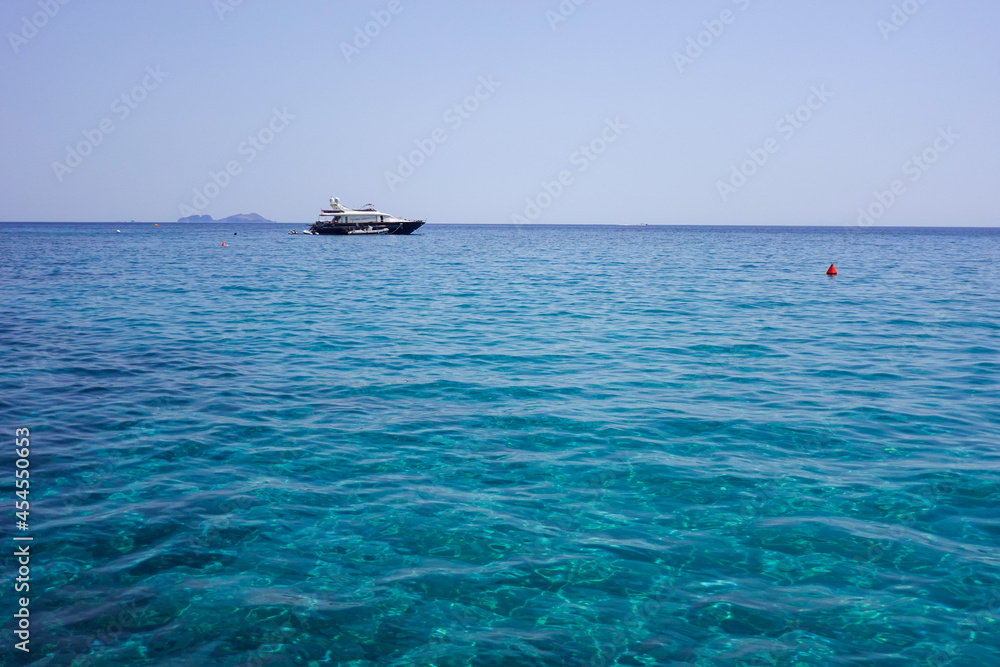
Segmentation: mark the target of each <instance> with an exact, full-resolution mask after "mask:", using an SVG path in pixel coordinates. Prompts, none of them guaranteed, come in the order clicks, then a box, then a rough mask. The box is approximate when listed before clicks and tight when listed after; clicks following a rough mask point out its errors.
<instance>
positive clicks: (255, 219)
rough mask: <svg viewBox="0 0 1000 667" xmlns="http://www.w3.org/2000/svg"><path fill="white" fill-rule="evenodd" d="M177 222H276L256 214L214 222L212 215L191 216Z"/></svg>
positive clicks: (243, 214)
mask: <svg viewBox="0 0 1000 667" xmlns="http://www.w3.org/2000/svg"><path fill="white" fill-rule="evenodd" d="M177 222H274V220H268V219H267V218H265V217H264V216H261V215H257V214H256V213H240V214H238V215H231V216H229V217H228V218H222V219H221V220H213V219H212V216H210V215H189V216H188V217H186V218H181V219H180V220H178V221H177Z"/></svg>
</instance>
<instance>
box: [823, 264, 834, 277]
mask: <svg viewBox="0 0 1000 667" xmlns="http://www.w3.org/2000/svg"><path fill="white" fill-rule="evenodd" d="M826 275H828V276H835V275H837V267H836V266H834V265H833V264H831V265H830V268H829V269H827V270H826Z"/></svg>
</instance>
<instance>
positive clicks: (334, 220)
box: [309, 197, 424, 236]
mask: <svg viewBox="0 0 1000 667" xmlns="http://www.w3.org/2000/svg"><path fill="white" fill-rule="evenodd" d="M423 225H424V221H423V220H406V219H404V218H397V217H395V216H392V215H389V214H387V213H383V212H382V211H379V210H378V209H376V208H375V205H374V204H368V205H367V206H365V207H364V208H362V209H353V208H347V207H346V206H344V205H342V204H341V203H340V199H339V198H338V197H331V198H330V208H328V209H323V210H322V211H320V212H319V220H317V221H316V223H315V224H314V225H313V226H312V227H310V228H309V231H310V232H311V233H313V234H321V235H324V236H325V235H340V236H356V235H369V234H412V233H413V232H415V231H416V230H417V229H419V228H420V227H423Z"/></svg>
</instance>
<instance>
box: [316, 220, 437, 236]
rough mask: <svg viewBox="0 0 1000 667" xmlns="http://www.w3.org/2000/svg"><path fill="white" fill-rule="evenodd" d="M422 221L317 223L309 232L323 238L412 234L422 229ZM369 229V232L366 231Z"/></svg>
mask: <svg viewBox="0 0 1000 667" xmlns="http://www.w3.org/2000/svg"><path fill="white" fill-rule="evenodd" d="M423 225H424V221H423V220H413V221H407V222H378V223H375V224H351V223H347V224H345V223H338V224H334V223H332V222H331V223H319V222H317V223H316V224H314V225H313V226H312V229H311V230H310V231H312V232H315V233H316V234H321V235H323V236H353V235H354V234H357V235H359V236H361V235H364V234H366V233H367V234H372V235H375V234H376V233H377V232H379V231H380V230H383V229H385V230H387V231H385V232H384V233H385V234H412V233H413V232H415V231H417V230H418V229H420V228H421V227H423ZM368 229H371V231H370V232H368V231H367V230H368Z"/></svg>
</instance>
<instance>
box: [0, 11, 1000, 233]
mask: <svg viewBox="0 0 1000 667" xmlns="http://www.w3.org/2000/svg"><path fill="white" fill-rule="evenodd" d="M39 1H40V0H6V2H4V3H3V5H2V7H0V28H2V29H3V33H4V44H3V45H0V84H2V90H3V96H2V101H0V121H2V122H0V136H2V142H0V146H2V162H0V178H2V184H3V186H2V188H0V220H17V221H35V220H38V221H119V220H130V219H136V220H148V221H165V220H175V219H177V218H178V217H180V214H181V206H182V205H187V206H191V208H196V209H197V210H198V211H199V212H204V213H207V214H209V215H212V216H214V217H216V218H219V217H224V216H227V215H231V214H234V213H241V212H242V213H246V212H251V211H253V212H257V213H260V214H262V215H264V216H265V217H268V218H271V219H275V220H279V221H296V222H309V221H312V220H313V219H314V217H315V214H316V212H317V211H318V209H319V208H320V206H321V205H322V204H323V203H324V201H325V200H326V199H327V198H328V197H330V196H331V195H337V196H339V197H341V198H342V199H343V200H344V202H345V203H347V204H348V205H353V206H361V205H363V204H365V203H368V202H374V203H375V204H376V205H378V206H379V207H380V208H381V209H383V210H387V211H389V212H392V213H395V214H397V215H401V216H406V217H421V218H426V219H428V220H429V221H432V222H510V221H511V220H512V215H514V214H520V215H522V216H523V215H525V214H526V213H532V214H534V213H537V215H534V216H533V217H532V218H531V219H532V220H533V221H536V222H539V223H617V222H649V223H663V224H802V225H812V224H828V225H830V224H832V225H841V224H852V223H854V222H856V220H857V219H858V218H859V213H858V208H859V207H865V208H869V210H873V211H874V212H875V213H879V207H878V206H875V207H874V208H870V207H871V205H872V204H874V203H876V202H877V198H876V194H875V193H876V191H878V192H884V191H891V188H892V185H893V182H894V181H899V183H898V184H897V190H898V194H896V195H892V198H893V199H894V201H893V202H892V205H891V206H888V207H887V208H886V210H885V211H884V213H881V214H880V215H879V216H876V217H875V218H873V222H876V224H884V225H997V224H998V220H1000V215H998V211H1000V187H997V185H996V182H995V181H996V179H997V176H998V175H1000V122H998V121H1000V118H998V109H1000V94H998V93H1000V76H998V74H1000V40H998V39H997V37H996V35H997V28H998V26H1000V3H997V2H996V1H995V0H948V1H947V2H946V1H945V0H926V2H925V3H924V4H922V5H921V4H919V2H917V0H908V1H909V3H911V4H912V6H911V7H910V9H911V10H912V9H914V8H918V9H917V11H916V12H915V13H913V15H912V16H907V21H906V23H905V24H903V25H901V27H899V29H898V30H894V31H892V32H888V31H887V29H886V28H885V26H886V25H891V23H887V24H883V26H882V28H880V26H879V22H880V21H887V22H888V21H891V18H892V15H893V5H894V4H896V5H897V6H899V5H902V4H904V3H902V2H901V1H900V0H838V1H837V2H822V3H821V2H802V1H801V0H769V1H767V2H765V1H764V0H749V1H748V0H738V1H734V0H713V1H711V2H694V1H679V0H678V1H672V2H663V1H662V0H655V1H654V0H635V1H625V2H610V1H609V0H586V2H583V4H581V5H579V6H577V7H576V9H575V12H573V13H572V14H571V15H570V16H568V17H566V20H565V21H560V22H558V23H555V24H554V25H555V27H554V28H553V18H552V17H553V16H555V15H554V14H548V15H547V12H558V11H559V6H560V2H559V0H547V1H546V0H538V1H534V2H527V1H523V0H504V1H503V2H499V1H497V2H467V1H465V2H459V1H457V0H453V1H433V0H426V1H424V2H419V3H418V2H415V1H412V0H398V3H399V4H398V5H393V7H394V8H395V9H396V10H397V13H396V14H395V15H393V14H391V13H389V12H388V9H387V8H389V6H390V4H392V3H390V2H389V0H384V1H383V0H375V1H357V2H321V1H319V0H299V1H296V2H280V3H279V2H273V1H272V2H266V1H265V0H243V1H242V2H241V3H239V4H238V6H236V7H235V8H231V9H232V11H226V12H221V18H220V10H219V9H218V7H219V5H220V3H228V2H230V0H218V2H213V0H171V1H170V2H166V1H164V0H147V1H144V2H134V1H128V2H126V1H125V0H101V1H100V2H98V1H97V0H68V2H67V4H65V5H60V4H58V0H41V4H42V5H46V4H48V5H50V6H49V11H50V13H54V16H52V17H51V18H49V17H44V19H45V20H43V18H41V17H35V18H36V19H37V20H36V23H42V24H44V25H43V26H42V27H40V28H37V30H36V31H32V29H31V28H26V27H25V23H24V21H25V17H27V20H28V22H29V23H30V22H31V21H32V17H33V15H35V14H38V12H41V11H43V10H42V9H41V8H40V5H39ZM63 1H66V0H63ZM232 1H233V2H235V0H232ZM578 1H579V0H578ZM564 4H565V5H567V6H575V5H572V0H566V3H564ZM54 7H58V11H57V12H54V10H53V8H54ZM725 10H729V11H731V12H732V13H731V14H727V15H725V18H727V19H728V20H729V21H730V23H729V24H728V25H726V24H721V23H716V24H710V26H711V27H713V28H715V30H716V32H721V34H719V35H718V36H714V35H711V34H709V33H705V34H704V35H702V36H701V37H702V41H703V43H706V44H708V46H707V47H705V48H704V49H703V52H702V53H701V54H700V55H698V54H697V51H692V53H694V54H696V55H698V57H697V58H692V61H691V62H688V63H686V64H683V67H679V66H678V63H677V60H676V57H675V54H676V53H679V52H680V53H682V52H684V51H685V49H686V48H687V47H688V44H689V42H688V40H689V39H697V38H698V36H699V33H700V32H702V31H705V30H707V28H706V27H705V25H704V22H705V21H709V22H711V21H712V20H713V19H717V18H719V17H720V16H721V15H722V13H723V11H725ZM380 11H385V12H387V13H386V14H383V15H382V18H383V21H384V22H385V18H386V16H391V17H392V20H391V22H388V24H387V25H386V26H385V27H379V34H378V36H376V37H375V38H373V39H371V43H370V44H368V45H367V46H366V47H365V48H362V49H358V52H354V53H351V54H350V62H348V57H345V55H344V53H343V48H342V44H344V43H347V44H351V43H352V42H353V41H354V39H355V36H356V33H355V30H356V29H357V28H361V29H363V28H364V27H365V24H366V23H368V22H370V21H372V20H373V17H372V12H376V13H377V12H380ZM898 19H899V17H898V16H897V20H898ZM898 22H901V21H898ZM720 25H721V26H722V28H723V29H722V30H721V31H720V30H719V28H720ZM369 27H370V28H372V26H369ZM894 27H895V26H894ZM373 32H374V30H373ZM12 35H13V36H12ZM26 35H29V37H26ZM361 44H363V42H361ZM15 50H16V53H15ZM157 67H159V68H160V71H162V72H163V73H167V74H168V76H166V77H165V78H163V79H162V81H160V82H157V80H156V79H155V78H153V77H151V76H149V75H148V74H147V72H148V70H147V68H152V69H153V70H154V71H155V69H156V68H157ZM682 69H683V71H681V70H682ZM490 76H492V78H493V81H495V82H496V83H498V84H500V85H499V88H496V89H495V90H493V91H492V92H488V90H487V89H486V88H485V87H479V86H481V84H480V83H479V81H480V78H481V77H484V78H487V79H488V78H489V77H490ZM144 83H145V84H146V85H147V88H149V90H140V91H139V94H138V96H139V97H145V99H143V100H142V101H141V102H138V103H136V102H135V101H132V104H133V105H134V106H135V108H134V109H131V108H128V107H127V106H124V104H125V103H124V102H122V101H121V100H120V99H119V98H120V96H121V95H123V94H130V95H131V93H130V91H132V90H133V89H135V87H136V86H142V85H143V84H144ZM814 86H815V87H823V86H825V88H826V90H827V91H829V93H831V94H832V97H830V98H829V99H826V100H821V99H820V98H818V97H814V98H813V99H812V100H811V101H812V102H813V105H814V106H815V107H817V108H816V109H815V110H810V111H809V112H808V113H806V112H804V111H801V110H800V113H802V115H803V116H810V117H809V118H808V120H807V121H805V122H803V123H800V125H801V127H799V128H793V129H794V130H795V131H794V134H789V133H790V130H789V129H788V128H789V125H785V126H783V127H782V128H781V129H780V130H779V127H778V126H777V122H778V120H779V119H781V118H782V117H784V116H785V115H786V114H789V113H793V114H794V113H795V112H796V110H797V109H799V107H800V105H803V104H805V103H806V102H807V101H808V100H809V98H810V94H811V93H810V90H811V89H812V88H813V87H814ZM477 87H479V93H480V96H481V97H483V98H485V99H483V100H481V101H479V100H477V101H476V102H475V103H472V102H471V101H470V106H471V107H476V106H477V105H478V108H476V109H475V110H474V111H472V112H465V111H463V113H465V115H467V116H468V117H467V118H461V117H460V116H458V115H457V114H456V113H454V112H452V113H451V114H449V115H447V116H446V114H448V112H449V109H451V108H452V107H453V105H455V104H456V103H461V102H462V101H463V100H464V99H465V98H467V97H468V96H470V95H474V94H475V92H476V91H477ZM116 99H119V101H118V102H116ZM275 109H277V110H278V111H281V112H284V111H285V110H287V113H288V114H291V115H294V118H291V119H285V120H281V119H273V115H274V110H275ZM124 110H127V111H128V116H127V117H124V118H123V117H122V116H123V114H124ZM104 119H108V120H109V121H110V122H111V123H112V124H113V126H114V131H113V132H111V133H110V134H108V135H106V136H104V137H103V139H102V140H101V142H100V143H99V144H98V145H96V146H94V147H93V150H92V152H90V154H89V155H87V156H86V157H82V160H81V163H80V164H79V165H78V166H76V167H74V168H72V169H71V170H70V171H66V170H63V169H61V168H59V167H54V166H53V163H55V162H60V163H67V149H66V147H67V146H68V145H70V146H74V147H76V146H78V145H79V144H80V142H87V141H89V140H88V139H86V138H85V136H84V134H83V133H84V132H85V131H91V135H90V136H91V137H95V136H96V135H95V134H94V132H93V131H95V130H97V128H99V127H100V124H101V122H102V120H104ZM456 119H460V120H461V125H460V126H459V125H458V123H457V120H456ZM609 119H610V120H612V121H614V120H615V119H618V120H619V123H620V124H623V125H624V126H625V127H621V125H619V126H618V128H617V129H613V130H612V129H610V128H609V129H608V130H605V128H608V126H607V121H608V120H609ZM272 123H273V128H277V129H279V130H280V131H278V132H276V133H274V134H273V137H272V136H269V134H270V133H271V132H272V129H273V128H272V129H266V128H268V126H269V124H272ZM106 127H107V126H106ZM948 128H951V132H952V136H951V138H950V139H944V138H943V136H944V135H941V134H939V130H945V131H947V130H948ZM435 130H440V132H439V133H438V134H437V137H438V138H439V139H440V138H442V137H443V138H445V139H446V140H445V141H444V143H440V144H437V145H436V147H435V150H434V152H433V153H432V154H430V155H429V156H426V157H424V156H417V160H415V161H416V162H421V160H420V158H421V157H423V158H424V159H423V160H422V164H420V165H419V166H418V167H416V168H415V169H414V171H413V173H412V175H408V176H407V177H406V178H405V179H402V181H401V182H400V181H398V180H395V181H394V183H393V184H392V185H390V184H389V183H388V182H387V177H386V172H396V173H397V174H398V171H397V170H398V168H399V156H400V155H404V156H408V155H409V154H410V153H411V152H412V151H414V150H417V146H416V144H415V142H417V141H419V140H428V139H429V138H430V137H432V134H433V133H434V132H435ZM262 131H263V136H262V137H261V133H262ZM602 133H604V135H605V139H614V141H613V142H611V143H608V144H607V145H606V146H604V145H603V144H602V142H603V141H604V139H600V140H599V138H600V137H601V136H602ZM251 135H255V136H257V137H258V142H260V141H261V140H265V139H273V140H272V141H271V142H270V143H269V144H267V145H263V144H261V146H262V147H263V150H262V151H257V150H256V149H255V148H252V147H251V145H250V144H249V143H248V144H244V143H243V142H246V141H247V138H248V137H249V136H251ZM954 135H958V136H957V138H956V137H955V136H954ZM939 137H942V138H940V139H939ZM768 140H772V141H771V142H770V143H768ZM430 141H431V142H432V143H433V139H430ZM935 141H937V145H938V146H937V148H936V149H935V148H933V147H934V145H935ZM591 142H595V143H594V147H595V150H597V149H602V148H603V149H604V152H603V153H602V154H600V155H596V154H594V153H592V154H591V155H592V156H593V158H595V159H593V160H591V158H588V157H584V156H583V154H582V153H578V150H579V149H580V147H583V146H587V145H589V144H591ZM426 145H427V144H426V141H425V146H426ZM765 146H770V148H771V149H776V152H772V153H767V150H766V149H765ZM943 148H947V151H946V152H942V151H940V150H938V149H943ZM928 149H929V150H930V153H929V157H931V158H935V160H936V161H935V162H934V163H933V164H925V165H924V166H923V167H919V166H917V167H915V165H914V163H909V164H908V161H909V160H910V159H911V157H912V156H914V155H920V154H923V153H924V151H925V150H928ZM84 150H85V151H86V150H87V147H86V146H84ZM748 151H756V152H757V156H758V158H761V157H762V153H761V151H764V154H766V155H767V161H766V163H764V164H763V166H759V167H758V166H756V165H748V166H747V167H746V171H749V172H752V176H750V177H749V178H747V179H746V182H745V183H743V182H742V180H741V179H740V178H739V177H737V179H736V180H735V181H731V180H730V179H731V177H732V168H733V165H737V166H739V164H740V163H742V162H744V161H745V160H747V159H749V156H748ZM254 153H256V155H254ZM251 155H254V159H253V160H252V161H251V160H250V159H249V158H250V156H251ZM70 162H73V160H70ZM231 162H232V163H235V166H236V167H235V171H237V172H238V173H236V174H235V175H232V176H229V177H228V182H227V178H225V177H220V178H219V180H220V181H221V182H223V183H224V184H225V187H220V188H217V189H215V188H213V187H210V188H209V194H211V195H213V196H212V197H206V199H205V200H203V201H197V200H196V197H195V195H194V190H195V189H196V188H197V189H199V190H203V189H204V186H205V185H206V184H208V183H210V182H211V180H210V173H212V172H215V173H216V174H218V172H222V171H224V170H225V169H226V166H227V164H229V163H231ZM584 166H586V169H585V170H584V169H583V167H584ZM57 171H58V172H59V173H58V174H57ZM562 171H565V172H567V174H564V176H567V178H566V183H567V184H565V185H563V186H559V187H561V188H562V191H561V192H559V187H555V186H551V185H550V189H551V190H552V191H553V192H554V193H556V194H558V196H556V197H554V198H551V199H550V198H549V197H548V196H547V195H543V193H545V190H544V189H543V185H542V183H543V181H547V182H550V183H551V182H553V181H557V179H558V177H559V174H560V172H562ZM403 173H404V174H409V172H408V171H407V170H406V169H404V170H403ZM60 179H61V180H60ZM720 182H728V183H729V185H730V186H731V187H732V190H728V189H727V188H722V190H726V192H725V194H724V193H723V192H722V190H720ZM734 182H735V183H737V184H738V185H739V187H735V186H733V183H734ZM539 195H543V196H542V197H541V198H540V199H539ZM526 198H530V199H534V200H535V201H536V202H540V203H542V204H544V205H545V208H544V210H543V209H541V208H540V209H539V210H538V211H537V212H534V211H532V210H531V209H530V207H528V204H527V203H526V202H525V200H526ZM883 200H884V201H889V198H888V197H886V196H885V195H883ZM195 205H197V206H195Z"/></svg>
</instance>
